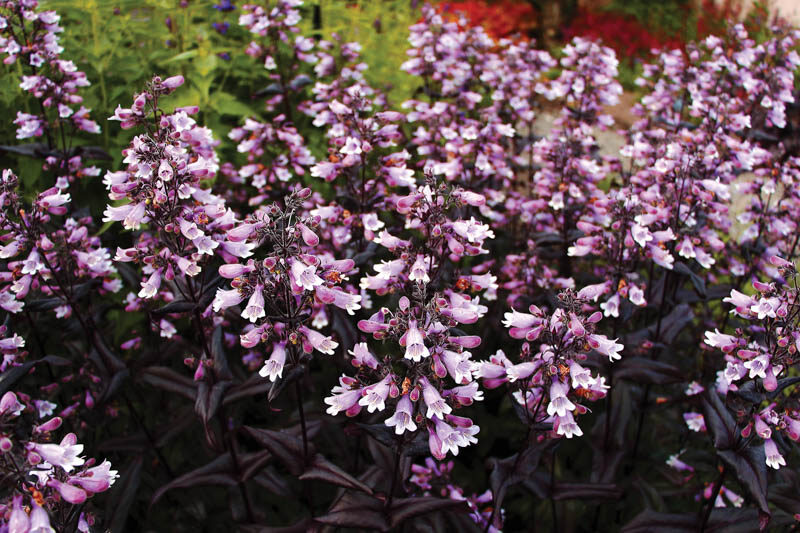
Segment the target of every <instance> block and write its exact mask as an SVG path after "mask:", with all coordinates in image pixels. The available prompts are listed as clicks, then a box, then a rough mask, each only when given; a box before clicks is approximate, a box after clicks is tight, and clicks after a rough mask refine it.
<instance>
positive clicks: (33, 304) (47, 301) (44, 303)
mask: <svg viewBox="0 0 800 533" xmlns="http://www.w3.org/2000/svg"><path fill="white" fill-rule="evenodd" d="M62 305H64V300H62V299H61V298H39V299H38V300H31V301H28V302H25V308H26V309H27V310H28V311H30V312H32V313H41V312H44V311H52V310H53V309H55V308H56V307H59V306H62Z"/></svg>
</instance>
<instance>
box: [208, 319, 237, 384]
mask: <svg viewBox="0 0 800 533" xmlns="http://www.w3.org/2000/svg"><path fill="white" fill-rule="evenodd" d="M224 338H225V337H224V335H223V334H222V326H217V327H216V328H215V329H214V334H213V335H212V336H211V357H212V358H213V359H214V372H215V373H216V375H217V378H218V379H220V380H225V381H230V380H231V379H233V375H232V374H231V369H230V368H229V367H228V358H227V356H226V355H225V345H224V343H223V341H224Z"/></svg>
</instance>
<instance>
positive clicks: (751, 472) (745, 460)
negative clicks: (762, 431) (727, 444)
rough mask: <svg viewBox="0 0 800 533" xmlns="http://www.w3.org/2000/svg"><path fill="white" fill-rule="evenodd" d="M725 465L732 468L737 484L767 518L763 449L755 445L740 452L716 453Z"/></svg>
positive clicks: (765, 466)
mask: <svg viewBox="0 0 800 533" xmlns="http://www.w3.org/2000/svg"><path fill="white" fill-rule="evenodd" d="M717 453H718V454H719V456H720V457H721V458H722V460H723V461H725V463H726V464H727V465H728V466H729V467H731V468H733V471H734V472H735V473H736V478H737V479H738V480H739V483H740V484H741V485H742V486H743V487H744V488H745V489H746V490H747V492H748V493H749V494H750V496H751V497H752V498H753V499H754V500H755V501H756V503H757V504H758V507H759V508H760V509H761V511H762V512H763V513H764V514H766V515H767V516H769V515H770V514H771V513H770V510H769V505H768V504H767V463H766V460H765V456H764V447H763V446H759V445H755V446H748V447H747V448H744V449H742V450H721V451H717Z"/></svg>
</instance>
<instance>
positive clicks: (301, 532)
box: [236, 518, 320, 533]
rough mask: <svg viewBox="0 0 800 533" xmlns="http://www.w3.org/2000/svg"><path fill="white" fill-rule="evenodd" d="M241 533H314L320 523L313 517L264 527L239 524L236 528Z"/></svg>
mask: <svg viewBox="0 0 800 533" xmlns="http://www.w3.org/2000/svg"><path fill="white" fill-rule="evenodd" d="M236 530H237V531H240V532H241V533H316V532H317V531H319V530H320V525H319V524H317V523H315V522H314V519H313V518H304V519H303V520H301V521H299V522H297V523H296V524H293V525H291V526H285V527H264V526H254V525H240V526H238V527H237V528H236Z"/></svg>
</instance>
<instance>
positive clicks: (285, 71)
mask: <svg viewBox="0 0 800 533" xmlns="http://www.w3.org/2000/svg"><path fill="white" fill-rule="evenodd" d="M300 4H302V2H299V1H295V0H280V1H279V2H277V4H276V5H275V6H274V7H272V8H271V9H269V8H264V7H262V6H258V5H253V4H247V5H244V6H242V10H243V14H242V15H240V17H239V24H240V25H241V26H244V27H245V28H247V30H248V31H250V32H251V33H253V34H254V35H255V36H257V37H258V38H259V41H258V42H256V41H253V42H251V43H250V45H249V46H248V48H247V54H248V55H250V56H252V57H254V58H255V59H257V60H258V61H259V62H260V63H261V64H262V65H263V66H264V69H265V70H266V72H267V73H268V74H267V76H268V78H267V79H268V80H271V81H272V82H273V83H272V84H270V85H269V86H268V87H267V88H266V89H264V91H262V92H264V93H265V94H266V95H267V96H268V98H267V100H266V102H265V108H266V111H267V112H268V113H270V114H271V115H272V116H271V119H270V120H269V121H261V120H258V119H256V118H248V119H247V120H246V121H245V123H244V125H243V126H241V127H238V128H234V129H233V130H231V132H230V134H229V137H230V138H231V139H232V140H233V141H235V142H237V143H238V145H237V150H238V151H239V152H241V153H246V154H247V164H246V165H244V166H243V167H241V168H239V169H238V170H237V169H233V168H224V169H223V171H224V172H225V174H226V175H227V177H228V179H229V180H230V181H231V182H233V183H237V184H242V185H244V184H247V185H250V186H252V187H254V188H255V189H256V193H255V194H252V191H251V190H250V189H249V188H246V187H237V188H235V189H233V190H227V191H224V194H226V195H228V196H229V197H230V199H231V200H234V199H235V200H237V203H241V204H246V205H250V206H255V205H259V204H261V203H262V202H270V201H277V200H280V198H281V197H282V196H283V186H282V184H283V183H286V182H288V181H290V180H291V179H292V178H293V176H302V175H304V174H305V173H306V171H307V169H308V167H310V166H311V165H313V164H314V163H315V162H316V159H315V157H314V156H313V155H312V154H311V152H310V151H309V149H308V147H307V139H306V138H305V137H304V136H303V135H302V134H300V133H299V132H298V129H297V128H298V126H299V124H298V123H297V122H296V121H297V120H298V119H299V118H301V117H300V116H299V114H298V113H297V111H296V110H295V106H296V105H298V104H297V102H295V101H293V100H297V99H298V96H297V95H295V94H292V93H299V91H301V90H302V89H303V88H304V87H305V86H307V85H308V84H309V83H311V82H312V80H311V78H310V77H309V76H308V74H307V73H306V72H305V70H310V67H308V69H303V68H302V67H303V66H304V65H311V64H314V63H317V62H318V57H317V54H316V52H315V51H314V48H315V45H316V43H315V42H314V41H313V40H312V39H309V38H307V37H305V36H302V35H298V33H299V31H300V30H299V28H298V26H297V24H298V23H299V22H300V13H299V11H298V10H297V7H298V6H299V5H300ZM237 194H238V197H236V198H234V197H233V196H232V195H237Z"/></svg>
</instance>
